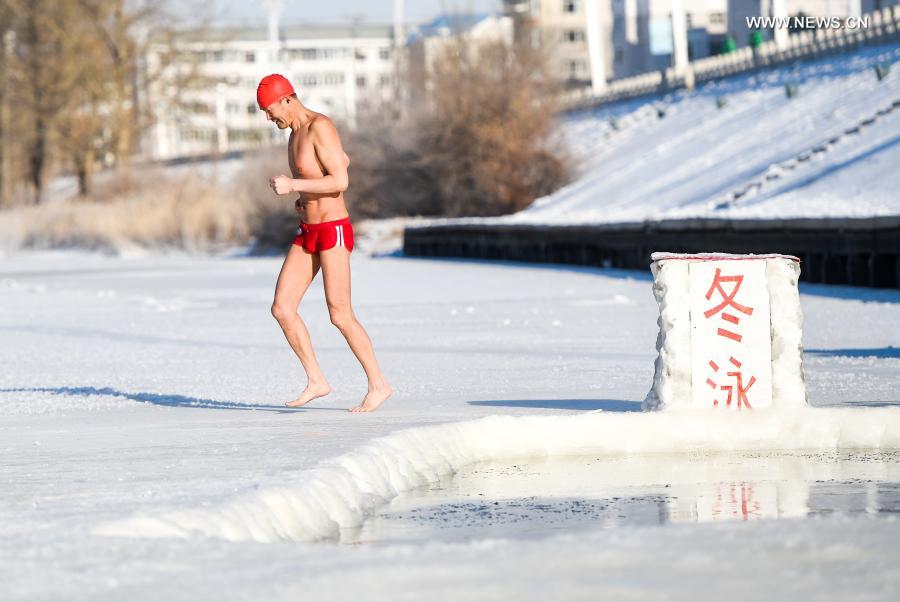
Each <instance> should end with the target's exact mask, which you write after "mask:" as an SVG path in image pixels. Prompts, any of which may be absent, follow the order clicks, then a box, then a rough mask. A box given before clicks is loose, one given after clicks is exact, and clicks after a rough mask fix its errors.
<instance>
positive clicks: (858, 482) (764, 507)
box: [341, 451, 900, 544]
mask: <svg viewBox="0 0 900 602" xmlns="http://www.w3.org/2000/svg"><path fill="white" fill-rule="evenodd" d="M897 512H900V452H897V451H887V452H885V451H878V452H869V451H858V452H852V453H848V452H841V453H792V454H783V453H779V454H753V455H747V454H741V455H725V454H714V455H710V454H702V455H699V454H698V455H661V454H660V455H653V456H648V455H641V456H637V455H635V456H628V457H617V458H616V457H604V458H593V457H568V458H563V457H558V458H551V459H546V460H534V461H530V462H522V461H520V462H515V463H485V464H479V465H476V466H473V467H470V468H468V469H466V470H463V471H461V472H459V473H457V474H456V475H453V476H450V477H447V478H445V479H443V480H441V481H440V482H438V483H435V484H433V485H431V486H430V487H426V488H421V489H417V490H413V491H410V492H407V493H404V494H402V495H400V496H399V497H397V498H395V499H394V500H393V501H392V502H391V503H390V504H387V505H385V506H384V507H382V508H380V509H378V510H377V511H376V512H375V513H374V514H373V516H371V517H369V518H368V519H367V520H366V521H365V522H364V523H363V524H362V525H361V526H360V527H358V528H353V529H344V530H343V532H342V533H341V541H342V542H345V543H378V544H387V543H399V542H409V541H426V540H428V541H433V540H441V541H460V540H467V539H480V538H485V537H544V536H547V535H551V534H556V533H562V532H576V531H583V530H585V529H603V528H615V527H627V526H642V525H667V524H673V523H685V522H687V523H702V522H716V521H745V520H746V521H749V520H760V519H778V518H788V517H790V518H803V517H809V516H815V515H829V514H867V515H884V514H890V513H897Z"/></svg>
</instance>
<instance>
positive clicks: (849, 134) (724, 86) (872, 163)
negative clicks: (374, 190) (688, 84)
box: [476, 47, 900, 223]
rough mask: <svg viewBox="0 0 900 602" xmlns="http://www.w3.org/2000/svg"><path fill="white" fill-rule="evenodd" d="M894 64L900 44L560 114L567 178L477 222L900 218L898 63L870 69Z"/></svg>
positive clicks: (899, 54) (899, 94)
mask: <svg viewBox="0 0 900 602" xmlns="http://www.w3.org/2000/svg"><path fill="white" fill-rule="evenodd" d="M898 61H900V47H879V48H869V49H865V50H862V51H860V52H857V53H855V54H851V55H842V56H837V57H831V58H828V59H823V60H820V61H817V62H812V63H802V64H798V65H794V66H791V67H785V68H781V69H777V70H772V71H764V72H761V73H759V74H756V75H744V76H739V77H735V78H732V79H728V80H723V81H718V82H710V83H708V84H706V85H703V86H701V87H700V88H698V89H697V90H696V91H694V92H690V93H688V92H683V91H680V92H676V93H673V94H669V95H666V96H665V97H664V98H662V99H651V100H648V99H641V100H634V101H630V102H627V103H623V104H618V105H615V106H608V107H601V108H598V109H595V110H593V111H591V112H582V113H579V114H573V115H569V116H567V117H565V118H564V121H563V123H562V128H563V133H564V136H565V139H566V140H567V141H568V143H569V147H570V148H571V149H572V152H573V155H574V161H575V165H576V171H577V173H578V176H577V178H576V180H575V181H574V182H573V183H571V184H570V185H568V186H566V187H565V188H563V189H561V190H559V191H557V192H555V193H553V194H551V195H549V196H547V197H544V198H542V199H538V200H537V201H536V202H535V203H534V204H533V205H532V206H531V207H529V208H527V209H526V210H524V211H522V212H520V213H518V214H516V215H513V216H507V217H504V218H499V219H498V220H476V221H489V222H491V221H500V222H510V221H511V222H529V223H556V222H560V223H573V222H575V223H584V222H619V221H643V220H657V219H665V218H682V217H717V218H749V217H758V218H770V217H771V218H785V217H807V216H814V217H820V216H834V217H837V216H872V215H897V214H900V194H898V192H897V191H898V190H900V168H898V166H900V63H898V64H897V65H895V66H894V69H893V70H892V72H891V73H890V75H889V76H888V77H887V78H886V79H885V80H884V81H882V82H878V81H877V79H876V77H875V73H874V69H873V67H874V65H875V64H876V63H879V62H887V63H897V62H898ZM789 83H790V84H796V85H797V86H798V87H799V94H798V95H797V96H795V97H794V98H792V99H788V98H787V97H786V94H785V85H786V84H789ZM718 98H721V99H724V100H725V102H726V103H727V104H726V105H725V106H724V108H722V109H719V108H717V103H716V101H717V99H718ZM658 109H661V110H663V111H664V112H665V117H664V118H659V116H658V113H657V110H658ZM873 118H874V120H873V121H870V120H872V119H873ZM857 128H858V129H857Z"/></svg>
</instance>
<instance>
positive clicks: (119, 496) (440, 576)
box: [0, 252, 900, 600]
mask: <svg viewBox="0 0 900 602" xmlns="http://www.w3.org/2000/svg"><path fill="white" fill-rule="evenodd" d="M353 262H354V281H353V291H354V297H355V304H354V305H355V309H356V312H357V314H358V316H359V317H360V319H361V321H362V322H363V324H364V325H365V326H366V328H367V329H368V331H369V333H370V335H371V336H372V338H373V341H374V344H375V349H376V352H377V353H378V354H379V358H380V361H381V363H382V365H383V367H384V369H385V372H386V374H387V376H388V378H389V379H390V380H391V382H392V384H393V385H394V388H395V391H396V393H395V396H394V397H393V398H392V399H391V400H389V401H388V402H387V404H386V405H385V406H384V407H383V408H382V409H381V410H379V411H378V412H377V413H375V414H371V415H355V414H350V413H348V412H346V411H344V409H345V408H348V407H350V406H352V405H355V404H356V403H357V402H358V401H359V399H360V398H361V396H362V394H363V393H364V391H365V380H364V376H363V374H362V371H361V370H360V369H359V367H358V365H357V364H356V361H355V360H354V358H353V356H352V355H351V353H350V352H349V350H348V349H347V348H346V346H345V344H344V342H343V339H342V338H341V337H340V335H339V333H338V332H337V330H336V329H334V328H333V327H332V326H331V324H330V323H329V321H328V314H327V311H326V309H325V307H324V301H323V294H322V290H321V283H320V281H317V282H316V283H314V284H313V287H312V289H311V291H310V293H309V294H308V295H307V299H305V300H304V302H303V305H302V307H301V314H302V315H303V316H304V317H305V318H306V320H307V324H308V326H309V329H310V332H311V335H312V337H313V342H314V344H316V348H317V353H318V356H319V358H320V361H321V364H322V366H323V369H324V370H325V371H326V374H327V376H328V377H329V379H330V382H331V384H332V388H333V391H334V392H333V393H332V395H330V396H329V397H327V398H325V399H324V400H321V401H319V402H314V403H313V404H312V405H311V406H310V407H308V408H304V409H300V410H288V409H286V408H283V407H282V406H281V402H283V401H284V400H287V399H291V398H292V397H293V396H294V395H295V394H296V393H297V392H298V391H299V389H300V388H301V387H302V385H303V384H304V381H303V380H302V371H301V369H300V367H299V364H298V363H297V361H296V359H295V358H294V357H293V355H292V353H291V352H290V350H289V348H288V347H287V345H286V343H285V342H284V339H283V336H282V334H281V331H280V330H279V328H278V326H277V324H276V322H275V321H274V319H273V318H272V317H271V315H270V314H269V307H270V304H271V300H272V291H273V287H274V283H275V279H276V277H277V273H278V269H279V267H280V258H271V257H268V258H265V257H264V258H250V257H242V256H233V257H218V258H203V257H188V256H182V255H169V256H164V255H147V256H135V257H124V258H123V257H118V258H117V257H104V256H99V255H91V254H85V253H78V252H46V253H28V254H20V255H12V256H8V257H5V258H2V259H0V365H2V366H3V370H2V371H0V416H2V420H0V450H2V454H3V461H2V463H0V483H2V484H3V488H2V489H0V597H2V598H3V599H48V600H49V599H54V600H57V599H85V600H104V599H108V600H121V599H129V600H144V599H146V600H151V599H152V600H155V599H160V598H169V599H178V600H182V599H183V600H202V599H223V598H225V599H264V598H265V599H296V598H298V597H301V596H302V597H304V598H305V599H354V600H357V599H360V597H365V599H369V600H372V599H384V600H405V599H410V600H412V599H416V600H419V599H422V598H423V597H428V598H431V599H458V598H461V597H462V598H471V599H497V600H505V599H510V598H512V597H513V596H515V597H519V598H522V599H535V600H537V599H549V598H550V597H557V598H559V599H562V598H567V599H597V598H598V597H601V596H606V597H609V598H611V599H618V600H628V599H644V598H654V599H659V598H662V597H671V598H673V599H674V598H679V597H684V596H686V595H688V594H689V593H690V595H692V597H693V598H694V599H696V600H705V599H710V600H712V599H719V598H721V597H723V596H727V597H729V598H731V599H734V598H737V599H749V598H754V597H760V596H764V595H766V596H772V595H776V596H778V597H779V598H781V599H809V598H813V599H835V600H838V599H842V600H845V599H849V598H855V599H894V598H895V596H896V592H897V591H898V587H900V563H898V561H897V560H896V556H897V553H898V552H900V544H898V543H897V542H900V524H898V523H897V522H896V521H895V520H894V518H893V516H894V514H895V513H896V510H897V509H898V508H897V483H898V482H900V477H898V468H897V466H898V461H897V457H896V455H895V454H893V453H892V452H891V451H890V450H878V451H873V452H870V453H868V455H867V454H866V453H864V452H849V451H847V452H834V453H831V454H829V453H825V452H822V451H821V450H819V451H818V452H816V453H802V452H792V453H790V454H766V453H762V452H761V451H760V450H756V451H755V452H754V453H753V454H752V455H747V454H744V455H740V454H739V455H737V456H735V455H733V454H729V455H725V456H709V455H703V456H696V455H688V456H683V455H670V456H669V457H663V459H662V460H661V459H660V456H659V455H658V454H657V455H652V456H650V455H642V454H630V455H628V456H627V457H597V456H590V455H586V456H583V457H582V458H581V460H578V459H574V460H573V459H546V458H544V459H534V458H532V459H523V460H522V461H520V462H506V463H502V462H501V463H499V464H485V465H477V466H472V467H469V468H467V469H466V470H463V471H460V472H459V474H457V475H456V476H455V477H451V476H449V475H445V476H441V477H440V478H436V479H434V480H433V482H432V483H430V484H429V483H423V484H422V487H420V488H417V489H413V490H412V491H409V492H406V493H404V494H402V495H400V496H399V497H397V498H395V499H393V500H392V501H391V502H390V503H389V504H381V505H378V506H377V508H376V509H375V511H372V512H370V511H369V510H368V508H365V507H362V506H359V507H353V506H352V504H351V503H350V502H353V503H356V500H359V499H364V498H365V495H363V494H366V492H365V491H363V492H362V493H361V492H360V491H356V490H354V491H352V492H351V491H350V489H352V487H351V485H353V484H352V483H348V484H347V487H348V490H347V495H346V499H345V500H344V501H345V502H346V504H347V509H346V511H347V515H348V517H349V518H347V519H346V521H347V522H348V524H349V523H352V522H354V521H353V520H351V519H353V518H354V517H357V516H359V517H362V518H363V519H364V520H361V521H356V522H358V524H357V525H356V526H355V527H354V528H352V529H347V528H345V526H344V525H343V523H341V529H340V537H338V538H334V537H326V538H325V540H324V541H320V542H316V543H300V542H296V541H275V542H274V543H261V542H262V541H264V540H266V537H263V536H261V535H260V536H255V535H254V534H253V532H252V531H253V530H252V529H250V528H248V529H249V531H247V530H244V531H241V530H238V529H237V527H235V526H234V525H237V524H243V523H241V521H242V520H244V518H246V517H240V516H237V515H236V514H229V513H230V512H232V513H237V514H240V512H241V510H240V508H242V506H239V505H233V504H232V502H234V500H242V499H248V497H252V496H254V495H257V493H258V492H263V493H265V492H270V491H279V488H284V490H285V491H287V492H288V493H287V494H285V495H295V494H296V492H297V491H303V492H306V493H304V495H306V494H309V495H316V491H317V489H316V488H315V487H316V483H319V482H323V481H321V479H320V481H316V480H315V478H317V477H316V475H318V474H324V473H321V471H323V470H326V469H323V468H321V466H322V465H323V463H324V465H326V466H327V465H328V463H329V462H331V461H333V459H334V458H338V457H343V456H345V455H346V454H348V453H356V456H355V457H356V458H357V459H356V460H354V461H355V462H356V464H354V465H353V466H349V465H347V464H346V463H345V468H347V470H350V471H351V472H352V471H353V470H358V471H364V468H365V467H363V466H362V465H361V464H360V462H359V458H360V457H365V449H368V448H366V447H365V446H366V445H370V444H372V443H371V442H372V441H373V440H378V439H377V438H379V437H382V436H385V435H388V434H390V433H392V432H394V431H399V430H402V429H410V428H418V427H423V426H428V425H432V426H434V425H443V424H448V423H455V422H458V421H470V420H472V419H477V418H481V417H487V416H491V415H500V416H501V417H504V418H503V420H506V419H507V418H508V419H509V420H513V419H515V418H514V417H518V416H524V415H528V416H545V417H548V419H549V417H551V416H559V415H563V416H564V417H563V418H560V420H565V421H568V422H565V423H562V422H561V423H560V424H571V421H579V420H581V419H580V418H579V416H584V419H585V420H587V419H590V420H598V419H599V418H598V415H597V414H596V413H591V414H585V412H587V411H591V410H598V409H599V410H604V412H603V414H601V415H599V416H600V417H602V416H603V415H605V414H607V413H609V414H614V417H615V418H617V419H621V420H624V419H626V418H627V419H629V420H631V422H634V420H633V418H637V416H632V414H633V413H634V411H635V410H637V409H638V406H639V402H640V400H641V399H642V398H643V396H644V395H645V394H646V392H647V390H648V388H649V386H650V383H651V379H652V374H653V359H654V357H655V349H654V343H655V340H656V331H657V327H656V317H657V308H656V303H655V301H654V299H653V296H652V293H651V290H650V280H649V274H644V273H638V272H620V271H603V270H590V269H577V268H559V267H554V268H550V267H542V266H519V265H511V264H501V263H469V262H459V261H424V260H411V259H404V258H400V257H384V258H367V257H365V256H364V255H363V254H361V253H360V254H354V258H353ZM801 292H802V306H803V310H804V312H805V330H804V347H805V348H806V350H807V352H806V354H805V356H804V365H805V368H806V376H807V388H808V391H809V396H810V400H811V402H812V404H813V405H815V406H819V407H825V406H828V407H837V406H840V407H847V408H857V409H859V410H861V411H865V410H867V409H873V408H881V409H884V410H885V411H887V412H891V410H890V408H891V406H896V405H900V334H898V333H900V292H897V291H871V290H865V289H853V288H846V287H821V286H809V287H804V288H802V289H801ZM897 411H898V412H900V409H898V410H897ZM885 415H886V416H893V417H896V414H885ZM528 420H531V419H528ZM506 424H508V423H506V422H502V421H500V422H496V423H491V422H488V423H485V425H486V426H480V427H479V428H482V429H487V428H488V427H490V428H498V429H500V428H506V427H505V426H504V425H506ZM515 424H519V423H515ZM529 424H530V423H529ZM534 424H535V425H538V426H539V425H540V424H542V423H534ZM491 425H496V426H494V427H492V426H491ZM559 428H563V427H561V426H560V427H559ZM419 432H422V433H427V432H432V431H409V433H411V434H407V435H404V436H405V437H406V438H407V439H414V438H415V437H416V436H418V435H417V434H416V433H419ZM479 432H480V431H479ZM486 432H487V431H486ZM497 432H498V434H499V433H500V431H497ZM535 432H539V431H538V430H536V431H535ZM423 436H424V435H423ZM557 436H559V432H557ZM635 436H636V437H638V434H636V435H635ZM638 438H639V437H638ZM390 441H396V439H393V440H389V441H388V443H384V444H381V445H383V446H387V445H388V444H389V443H390ZM376 445H378V444H376ZM354 450H356V451H354ZM359 450H363V451H359ZM411 461H414V460H411ZM316 471H320V472H316ZM326 476H327V475H326ZM323 478H324V477H323ZM301 485H302V486H303V487H305V489H298V487H300V486H301ZM748 485H749V487H750V489H749V490H748ZM292 492H293V493H292ZM263 493H259V495H263ZM351 493H352V495H351ZM375 493H377V492H368V494H367V495H375ZM748 496H749V497H748ZM478 498H487V499H489V500H490V501H489V503H487V504H485V503H483V501H482V500H479V499H478ZM614 498H615V499H614ZM732 498H733V499H734V500H737V501H736V502H732V501H731V500H732ZM285 499H288V498H287V497H286V498H285ZM717 499H718V500H719V501H718V506H716V503H717V502H716V500H717ZM348 500H349V501H348ZM742 501H743V505H742ZM494 502H497V503H496V504H494ZM272 503H274V502H272ZM229 504H232V505H231V506H230V505H229ZM270 506H271V504H270ZM485 506H492V507H494V508H496V509H497V510H494V508H485ZM223 508H224V510H223ZM716 508H718V509H717V510H716ZM748 509H749V510H748ZM173 513H176V514H178V515H179V516H190V517H193V518H192V519H191V520H193V521H194V523H190V524H199V523H198V522H197V520H198V519H197V517H198V516H203V515H205V514H208V515H210V516H215V517H216V521H218V522H217V523H216V527H215V528H216V529H219V531H216V533H220V532H221V533H224V535H222V536H221V537H220V536H208V534H209V533H210V532H212V531H213V530H214V529H212V527H210V528H209V529H207V530H206V531H205V533H206V534H207V535H204V534H203V533H204V529H200V528H198V531H197V532H196V533H192V532H191V533H187V534H186V535H185V536H179V537H175V538H171V537H158V535H160V533H159V532H158V531H159V530H158V529H156V531H154V528H150V527H146V525H147V524H149V523H146V522H145V523H141V522H140V521H141V520H144V519H147V518H148V517H149V519H154V520H155V519H158V518H159V517H166V516H171V515H173ZM715 513H718V515H721V516H723V517H726V518H729V519H728V520H714V519H712V518H710V517H712V516H713V515H714V514H715ZM745 514H746V515H745ZM718 515H717V516H718ZM726 515H727V516H726ZM492 517H493V518H492ZM301 518H302V517H301ZM704 518H707V519H709V520H704ZM298 520H299V519H298ZM342 520H343V519H342ZM123 521H124V522H123ZM229 521H231V522H229ZM310 521H312V519H310ZM442 521H443V524H444V526H443V527H442V526H441V523H442ZM245 522H246V521H245ZM339 522H340V521H339ZM301 523H302V521H301ZM301 523H298V524H301ZM122 524H128V525H132V526H134V525H136V524H137V525H139V526H140V525H143V526H142V527H141V528H134V529H132V536H127V535H122V533H121V532H120V533H119V535H117V536H113V535H110V534H109V526H110V525H122ZM247 524H250V523H247ZM302 524H307V523H302ZM308 524H310V525H318V524H319V523H315V522H309V523H308ZM331 526H333V525H331ZM144 527H146V528H144ZM326 527H329V525H325V526H324V527H323V528H326ZM129 528H130V527H129ZM242 528H243V527H242ZM329 532H330V531H329ZM248 533H249V534H248ZM151 535H152V536H151ZM183 535H184V534H183ZM257 535H258V534H257ZM285 539H287V538H285ZM295 539H296V538H295ZM301 539H302V537H301ZM348 544H354V545H348ZM763 576H764V578H763ZM698 584H703V587H702V589H701V590H700V591H699V592H698V590H697V587H698Z"/></svg>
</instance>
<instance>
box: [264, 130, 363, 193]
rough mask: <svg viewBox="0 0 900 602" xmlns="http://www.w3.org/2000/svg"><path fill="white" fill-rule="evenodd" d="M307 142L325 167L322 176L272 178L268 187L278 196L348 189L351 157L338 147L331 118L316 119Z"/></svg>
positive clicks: (339, 145)
mask: <svg viewBox="0 0 900 602" xmlns="http://www.w3.org/2000/svg"><path fill="white" fill-rule="evenodd" d="M310 134H311V136H310V139H311V141H312V144H313V147H314V148H315V151H316V156H317V157H318V158H319V161H321V162H322V165H323V166H324V167H325V175H324V176H323V177H321V178H308V179H307V178H300V179H296V180H294V179H291V178H288V177H287V176H276V177H274V178H272V180H271V185H272V188H273V189H274V190H275V192H276V193H277V194H290V193H291V192H300V193H309V194H337V193H339V192H343V191H345V190H347V186H348V185H349V182H350V178H349V176H348V175H347V167H348V166H349V165H350V157H348V156H347V154H346V153H345V152H344V149H343V147H342V146H341V137H340V136H339V135H338V131H337V128H336V127H334V124H333V123H332V122H331V120H330V119H324V118H322V117H319V118H318V119H316V121H315V122H313V124H312V126H310Z"/></svg>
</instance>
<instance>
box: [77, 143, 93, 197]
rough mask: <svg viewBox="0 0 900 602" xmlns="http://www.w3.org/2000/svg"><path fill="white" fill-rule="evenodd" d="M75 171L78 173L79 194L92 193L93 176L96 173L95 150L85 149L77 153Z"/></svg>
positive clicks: (81, 195) (83, 195) (84, 195)
mask: <svg viewBox="0 0 900 602" xmlns="http://www.w3.org/2000/svg"><path fill="white" fill-rule="evenodd" d="M74 163H75V171H76V172H77V174H78V196H80V197H86V196H88V195H89V194H90V193H91V181H92V179H91V176H93V174H94V150H93V149H91V148H87V149H84V150H82V151H79V152H77V153H75V157H74Z"/></svg>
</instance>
